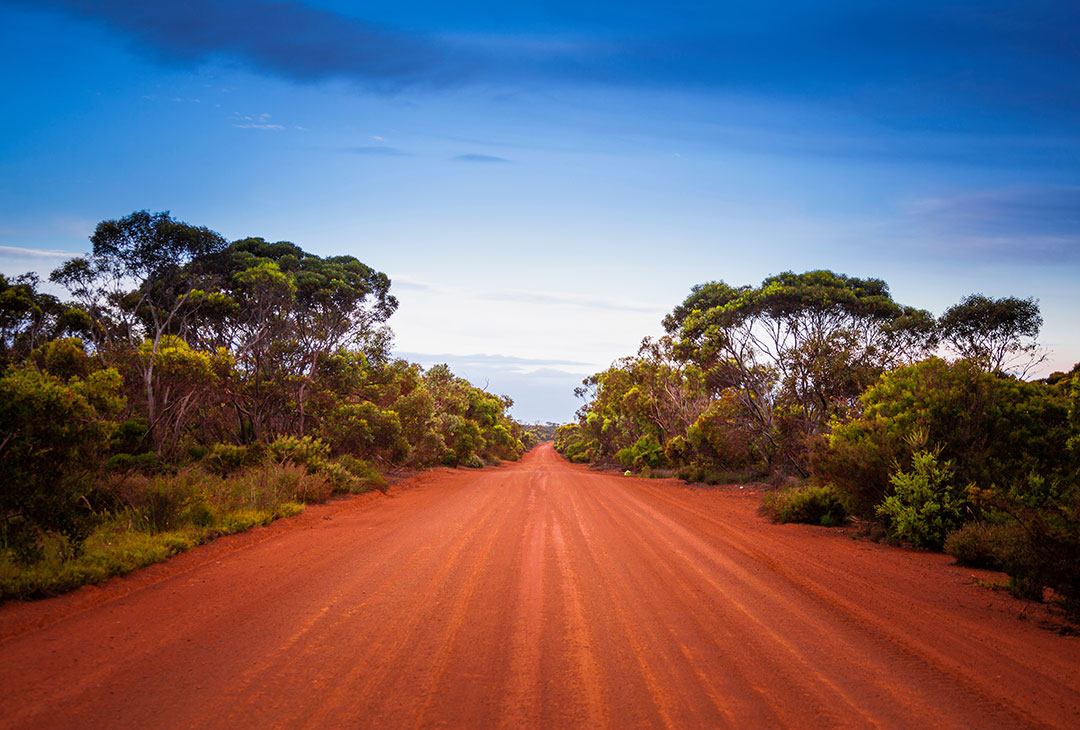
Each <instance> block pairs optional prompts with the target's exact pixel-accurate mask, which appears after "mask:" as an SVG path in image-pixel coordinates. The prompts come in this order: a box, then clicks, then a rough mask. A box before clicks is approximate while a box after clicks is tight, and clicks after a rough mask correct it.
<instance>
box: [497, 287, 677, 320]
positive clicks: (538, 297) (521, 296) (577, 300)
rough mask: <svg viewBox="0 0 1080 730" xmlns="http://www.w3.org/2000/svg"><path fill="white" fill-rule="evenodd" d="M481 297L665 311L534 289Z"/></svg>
mask: <svg viewBox="0 0 1080 730" xmlns="http://www.w3.org/2000/svg"><path fill="white" fill-rule="evenodd" d="M480 298H481V299H488V300H491V301H496V302H521V303H525V304H543V305H557V306H568V307H581V308H584V309H612V310H616V311H620V312H645V313H653V312H655V313H661V314H662V313H663V312H665V311H667V310H666V309H665V308H663V307H657V306H655V305H650V304H644V303H642V302H632V301H626V300H619V299H610V298H606V297H590V296H584V295H581V294H567V293H563V292H535V291H520V290H518V291H515V290H508V291H499V292H490V293H487V294H482V295H480Z"/></svg>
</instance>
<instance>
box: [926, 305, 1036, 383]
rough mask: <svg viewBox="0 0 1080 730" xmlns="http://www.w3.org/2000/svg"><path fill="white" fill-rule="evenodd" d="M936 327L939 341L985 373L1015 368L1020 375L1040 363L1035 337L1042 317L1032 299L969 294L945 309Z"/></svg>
mask: <svg viewBox="0 0 1080 730" xmlns="http://www.w3.org/2000/svg"><path fill="white" fill-rule="evenodd" d="M938 326H939V328H940V330H941V336H942V339H943V340H944V341H945V342H946V343H947V344H948V345H949V347H950V348H951V349H952V350H953V351H954V352H955V353H956V354H957V355H959V356H960V357H961V358H966V359H970V360H972V361H974V362H976V363H978V364H979V366H980V367H982V368H983V369H985V370H987V371H988V372H991V373H997V372H1004V371H1006V370H1008V369H1010V368H1014V369H1016V370H1019V372H1020V373H1021V374H1023V373H1024V372H1026V371H1027V370H1028V369H1029V368H1030V367H1031V366H1032V365H1033V364H1035V363H1036V362H1038V361H1039V360H1040V358H1039V357H1038V350H1039V344H1038V343H1037V342H1036V341H1035V338H1036V337H1038V335H1039V329H1040V328H1041V327H1042V315H1040V314H1039V304H1038V302H1036V301H1035V300H1034V299H1031V298H1028V299H1019V298H1017V297H1002V298H1001V299H991V298H990V297H987V296H984V295H982V294H971V295H969V296H967V297H964V299H963V301H961V302H960V303H959V304H956V305H953V306H952V307H949V308H948V309H947V310H945V313H944V314H942V315H941V319H940V320H938Z"/></svg>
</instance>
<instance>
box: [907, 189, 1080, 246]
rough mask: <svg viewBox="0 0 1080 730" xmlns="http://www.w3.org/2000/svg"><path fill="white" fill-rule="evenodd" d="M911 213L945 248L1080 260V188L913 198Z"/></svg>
mask: <svg viewBox="0 0 1080 730" xmlns="http://www.w3.org/2000/svg"><path fill="white" fill-rule="evenodd" d="M906 213H907V215H908V217H909V219H910V220H911V221H913V222H914V224H915V225H916V226H917V227H918V228H919V229H920V230H921V231H923V232H925V234H927V235H928V236H929V237H931V238H934V239H936V240H942V241H946V242H947V245H946V246H945V247H944V252H945V253H949V254H953V255H975V256H980V257H982V258H993V259H997V260H1014V259H1022V260H1028V261H1042V262H1060V261H1077V260H1080V186H1066V185H1038V186H1021V187H1013V188H1005V189H995V190H978V191H970V192H965V193H959V194H954V195H944V196H935V197H925V198H920V199H917V200H913V201H910V202H909V203H908V204H907V205H906Z"/></svg>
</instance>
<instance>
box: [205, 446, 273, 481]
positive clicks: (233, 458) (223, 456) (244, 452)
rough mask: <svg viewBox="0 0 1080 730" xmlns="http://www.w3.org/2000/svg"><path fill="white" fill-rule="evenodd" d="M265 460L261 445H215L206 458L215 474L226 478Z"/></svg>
mask: <svg viewBox="0 0 1080 730" xmlns="http://www.w3.org/2000/svg"><path fill="white" fill-rule="evenodd" d="M264 458H266V452H265V449H264V448H263V447H262V446H261V445H251V446H244V445H236V444H214V445H213V446H211V447H210V453H209V454H208V455H207V456H206V463H207V465H208V466H209V467H210V468H211V469H212V470H213V471H214V472H215V473H217V474H220V475H222V476H226V475H228V474H232V473H233V472H235V471H237V470H239V469H243V468H244V467H247V466H252V465H254V464H257V463H259V462H260V461H262V460H263V459H264Z"/></svg>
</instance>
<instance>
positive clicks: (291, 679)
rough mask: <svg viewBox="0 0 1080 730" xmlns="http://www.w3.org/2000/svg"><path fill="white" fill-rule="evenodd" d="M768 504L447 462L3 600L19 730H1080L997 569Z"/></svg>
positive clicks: (1066, 659) (1, 666)
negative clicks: (94, 582) (996, 581)
mask: <svg viewBox="0 0 1080 730" xmlns="http://www.w3.org/2000/svg"><path fill="white" fill-rule="evenodd" d="M758 502H759V495H755V494H752V493H750V491H749V490H743V491H739V490H737V489H733V488H711V489H710V488H700V487H689V486H683V485H681V484H680V483H678V482H675V481H670V480H646V479H636V478H627V477H623V476H619V475H615V474H610V473H602V472H596V471H590V470H589V469H587V468H585V467H583V466H575V465H570V464H567V463H566V462H565V461H563V460H562V459H561V458H560V457H559V456H558V455H557V454H555V452H554V451H553V450H552V449H551V447H550V445H545V446H542V447H540V448H538V449H535V450H534V451H532V452H531V453H529V454H528V455H526V456H525V457H524V458H523V459H522V460H521V461H520V462H517V463H513V464H504V465H502V466H499V467H494V468H487V469H483V470H479V471H471V470H449V469H439V470H435V471H432V472H427V473H422V474H419V475H417V476H415V477H412V478H410V479H409V480H407V481H405V482H403V483H402V484H400V485H398V486H397V487H395V488H394V489H393V490H392V491H391V494H390V496H388V497H383V496H379V495H365V496H364V497H360V498H350V499H345V500H339V501H335V502H332V503H330V504H327V505H323V506H318V507H312V508H309V509H308V510H307V512H305V513H304V514H303V515H300V516H299V517H296V518H292V519H289V520H282V521H279V522H277V523H274V524H273V525H270V526H268V527H265V528H258V529H256V530H253V531H251V532H248V533H245V534H244V535H238V536H234V537H230V538H224V539H221V540H218V541H216V542H215V543H212V544H210V545H207V546H204V547H201V548H199V549H197V550H194V551H192V552H190V553H187V554H185V555H182V556H179V557H177V558H175V559H174V560H172V561H170V562H168V563H165V564H162V565H158V566H152V567H150V568H147V569H144V570H142V571H138V572H136V573H135V574H133V575H131V576H128V577H126V578H122V579H115V580H113V581H110V582H109V583H107V584H105V585H104V586H101V587H90V588H85V589H82V590H80V591H77V592H75V593H73V594H71V595H68V596H64V597H61V598H58V599H51V600H49V601H43V602H38V603H33V604H17V603H9V604H7V605H4V606H0V728H35V729H38V730H44V729H47V728H65V729H66V730H73V729H78V728H95V729H100V728H249V727H250V728H319V729H323V728H569V727H582V728H604V727H607V728H637V727H648V728H654V727H655V728H661V727H663V728H781V727H788V728H844V727H852V728H868V727H880V728H919V729H922V728H1020V727H1025V728H1026V727H1056V728H1077V727H1080V639H1078V638H1076V637H1072V636H1062V635H1059V634H1057V633H1055V632H1053V631H1051V630H1049V629H1048V628H1046V627H1045V626H1044V625H1042V623H1041V621H1042V618H1043V617H1045V611H1044V609H1042V608H1041V607H1038V606H1036V607H1030V608H1025V604H1023V603H1021V602H1019V601H1015V600H1014V599H1012V598H1010V597H1008V596H1007V595H1005V594H1003V593H1002V592H1001V591H994V590H991V589H990V588H988V587H987V586H986V585H985V583H986V580H985V579H986V578H996V577H998V576H996V574H991V573H981V572H976V571H971V570H968V569H963V568H959V567H956V566H954V565H951V559H950V558H948V557H946V556H942V555H933V554H928V553H920V552H915V551H910V550H903V549H899V548H892V547H886V546H882V545H878V544H874V543H871V542H868V541H865V540H853V539H851V538H850V537H849V536H848V535H846V534H844V533H843V532H842V531H836V530H828V529H826V528H817V527H809V526H805V525H773V524H769V523H767V522H765V521H764V520H763V519H762V518H761V517H759V516H758V515H757V514H756V508H757V505H758ZM980 578H981V579H983V580H981V581H980V580H979V579H980Z"/></svg>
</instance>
